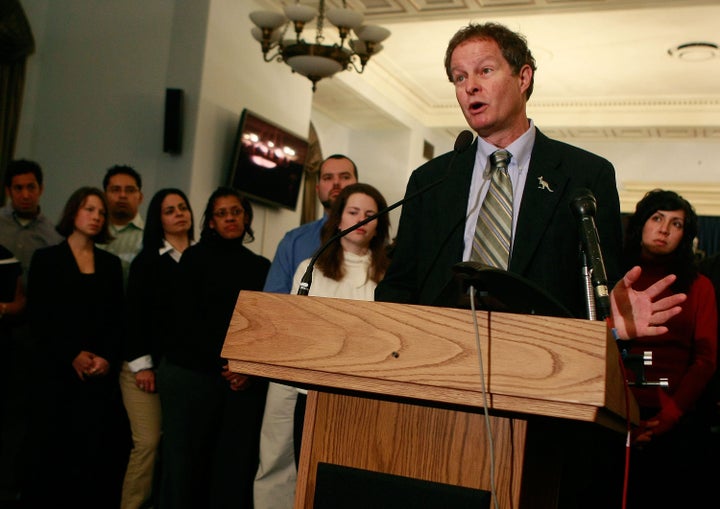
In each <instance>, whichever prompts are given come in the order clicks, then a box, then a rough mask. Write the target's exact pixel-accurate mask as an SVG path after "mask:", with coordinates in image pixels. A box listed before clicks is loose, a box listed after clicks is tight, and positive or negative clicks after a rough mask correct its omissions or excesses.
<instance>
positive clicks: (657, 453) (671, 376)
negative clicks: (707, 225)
mask: <svg viewBox="0 0 720 509" xmlns="http://www.w3.org/2000/svg"><path fill="white" fill-rule="evenodd" d="M697 229H698V220H697V214H696V213H695V210H694V209H693V207H692V205H691V204H690V203H689V202H688V201H687V200H685V199H684V198H682V197H681V196H679V195H678V194H677V193H675V192H673V191H666V190H662V189H655V190H653V191H650V192H648V193H647V194H646V195H645V197H644V198H643V199H642V200H640V202H638V204H637V206H636V208H635V213H634V214H633V215H632V216H631V217H630V219H629V221H628V225H627V228H626V234H625V246H624V255H625V258H624V261H625V263H626V265H627V268H630V267H632V266H634V265H640V266H641V267H642V274H641V276H640V278H639V280H638V281H637V283H636V284H635V287H636V288H637V289H638V290H643V289H645V288H647V287H648V286H650V285H652V284H653V283H655V282H656V281H658V280H660V279H661V278H663V277H665V276H666V275H668V274H675V275H677V280H676V281H675V283H674V285H673V286H672V287H671V288H670V289H668V290H666V295H670V293H671V292H682V293H685V294H686V295H687V300H686V301H685V302H684V303H682V304H681V307H682V312H681V313H679V314H678V315H677V316H675V317H673V318H671V319H670V320H669V321H668V322H667V324H666V325H667V328H668V331H667V332H666V333H665V334H661V335H659V336H654V337H638V338H634V339H632V341H631V345H632V348H631V349H630V353H643V352H648V351H649V352H652V365H651V366H645V368H644V371H645V378H646V379H647V381H648V382H657V381H659V380H660V379H661V378H666V379H667V382H668V384H667V387H661V386H657V385H635V386H633V387H632V391H633V394H634V395H635V398H636V399H637V402H638V404H639V406H640V413H641V415H640V417H641V426H640V427H639V428H638V429H637V430H636V432H635V434H634V444H635V448H634V452H633V457H632V459H631V463H630V465H631V472H630V491H629V496H630V499H629V500H630V505H629V507H700V506H701V505H702V504H700V505H695V504H693V503H691V500H692V499H693V498H692V497H695V496H696V495H698V494H699V493H701V492H702V490H703V489H704V488H705V487H706V486H707V483H706V481H704V480H703V479H702V477H703V470H702V468H703V466H704V463H699V461H701V459H700V456H699V455H700V454H701V453H702V451H703V450H707V441H706V440H707V439H708V438H709V435H708V433H709V426H708V423H707V421H706V420H705V419H704V415H703V413H702V412H700V411H699V409H698V403H699V401H700V396H701V395H702V393H703V391H704V389H705V387H706V385H707V383H708V381H709V380H710V378H711V377H712V375H713V373H714V371H715V368H716V358H717V357H716V352H717V311H716V308H715V292H714V290H713V286H712V283H711V282H710V280H709V279H707V278H706V277H705V276H703V275H701V274H699V273H698V270H697V267H696V266H695V257H694V253H693V249H692V243H693V239H694V238H695V236H696V235H697ZM661 297H662V295H661ZM628 376H629V379H630V381H631V382H635V381H636V379H635V378H636V377H635V376H634V374H633V373H632V372H629V373H628ZM670 479H671V480H672V482H662V481H665V480H670ZM659 482H661V484H662V487H660V486H659V484H658V483H659ZM702 500H703V499H702V498H700V499H698V502H701V501H702Z"/></svg>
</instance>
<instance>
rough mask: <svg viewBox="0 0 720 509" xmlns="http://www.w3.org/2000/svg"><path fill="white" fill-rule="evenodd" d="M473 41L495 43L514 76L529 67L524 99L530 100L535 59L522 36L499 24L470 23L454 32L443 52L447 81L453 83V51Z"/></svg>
mask: <svg viewBox="0 0 720 509" xmlns="http://www.w3.org/2000/svg"><path fill="white" fill-rule="evenodd" d="M473 39H479V40H486V41H495V42H496V43H497V45H498V47H499V48H500V51H501V52H502V55H503V57H504V58H505V60H507V63H508V64H510V68H511V69H512V71H513V74H515V75H517V74H518V73H519V72H520V69H522V68H523V66H525V65H529V66H530V68H531V69H532V70H533V75H532V78H531V79H530V86H529V87H528V89H527V91H526V92H525V97H526V98H527V99H530V95H531V94H532V91H533V85H534V83H535V71H536V70H537V66H536V65H535V57H533V56H532V53H531V52H530V49H529V48H528V45H527V40H526V39H525V37H524V36H523V35H522V34H519V33H517V32H513V31H512V30H510V29H509V28H508V27H506V26H505V25H501V24H500V23H482V24H478V23H470V24H469V25H468V26H466V27H463V28H461V29H460V30H458V31H457V32H455V35H453V36H452V39H450V42H449V43H448V47H447V50H446V51H445V72H446V73H447V77H448V79H449V80H450V81H451V82H452V81H453V75H452V69H451V68H450V61H451V60H452V54H453V51H455V48H457V47H458V46H460V45H461V44H462V43H464V42H466V41H471V40H473Z"/></svg>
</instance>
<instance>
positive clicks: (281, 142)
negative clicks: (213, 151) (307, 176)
mask: <svg viewBox="0 0 720 509" xmlns="http://www.w3.org/2000/svg"><path fill="white" fill-rule="evenodd" d="M307 152H308V142H307V140H305V139H303V138H299V137H297V136H295V135H294V134H291V133H289V132H288V131H286V130H284V129H283V128H281V127H279V126H277V125H275V124H273V123H272V122H270V121H268V120H265V119H264V118H262V117H260V116H259V115H256V114H255V113H252V112H251V111H249V110H248V109H244V110H243V112H242V115H241V117H240V125H239V126H238V132H237V138H236V141H235V150H234V154H233V161H232V166H231V168H230V177H229V182H228V184H229V185H230V186H231V187H234V188H235V189H237V190H238V191H240V192H241V193H243V194H244V195H246V196H247V197H248V198H250V199H251V200H255V201H258V202H260V203H262V204H264V205H269V206H271V207H283V208H287V209H290V210H295V208H296V207H297V200H298V195H299V194H300V184H301V182H302V174H303V167H304V166H305V159H306V157H307Z"/></svg>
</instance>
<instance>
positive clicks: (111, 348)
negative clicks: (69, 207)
mask: <svg viewBox="0 0 720 509" xmlns="http://www.w3.org/2000/svg"><path fill="white" fill-rule="evenodd" d="M94 253H95V274H94V276H92V277H90V276H88V275H85V274H81V273H80V269H79V268H78V266H77V263H76V262H75V257H74V256H73V254H72V251H71V250H70V246H69V245H68V243H67V241H64V242H62V243H61V244H58V245H56V246H51V247H46V248H42V249H38V250H37V251H35V253H34V254H33V257H32V261H31V263H30V271H29V274H28V306H29V309H30V320H31V326H32V331H33V334H34V335H35V337H36V339H37V341H38V346H39V347H40V348H41V351H42V352H43V353H45V354H47V355H49V356H50V360H51V362H52V363H53V364H54V366H55V368H57V369H59V370H60V372H61V373H63V374H64V375H67V376H69V377H71V378H72V377H74V378H77V377H76V375H75V373H74V371H73V369H72V361H73V359H74V358H75V357H76V356H77V354H78V353H80V351H81V350H86V351H89V352H92V353H94V354H96V355H99V356H101V357H103V358H105V359H106V360H107V361H108V362H110V364H111V366H112V367H113V368H114V369H117V367H118V365H119V361H120V352H121V347H122V339H123V338H122V336H123V333H124V329H125V326H124V321H125V320H126V319H127V317H126V316H125V312H124V309H125V308H124V296H123V279H122V268H121V265H120V259H119V258H118V257H117V256H115V255H113V254H111V253H108V252H107V251H103V250H102V249H99V248H97V247H96V248H95V250H94ZM88 278H89V279H88Z"/></svg>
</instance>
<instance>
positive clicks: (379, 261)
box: [316, 184, 390, 283]
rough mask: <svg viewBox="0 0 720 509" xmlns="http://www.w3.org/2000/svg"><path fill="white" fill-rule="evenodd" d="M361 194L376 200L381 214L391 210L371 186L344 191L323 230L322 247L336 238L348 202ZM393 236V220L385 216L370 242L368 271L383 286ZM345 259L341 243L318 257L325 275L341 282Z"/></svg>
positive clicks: (379, 222) (348, 188) (350, 187)
mask: <svg viewBox="0 0 720 509" xmlns="http://www.w3.org/2000/svg"><path fill="white" fill-rule="evenodd" d="M356 193H361V194H366V195H368V196H369V197H370V198H372V199H373V200H375V204H376V205H377V209H378V210H382V209H384V208H385V207H387V202H386V201H385V198H384V197H383V195H382V194H380V191H378V190H377V189H375V188H374V187H373V186H371V185H369V184H351V185H349V186H347V187H346V188H345V189H343V190H342V191H341V192H340V194H339V195H338V197H337V198H336V199H335V202H334V203H333V204H332V207H331V208H330V214H329V215H328V219H327V221H326V222H325V224H324V225H323V229H322V243H323V244H325V243H326V242H327V241H328V240H330V238H331V237H332V236H333V235H335V234H336V233H337V232H338V231H339V228H340V221H341V219H342V214H343V211H344V210H345V206H346V205H347V201H348V198H350V196H351V195H353V194H356ZM389 235H390V219H389V218H388V215H387V214H384V215H382V216H381V217H379V218H378V219H377V228H376V229H375V236H374V237H373V238H372V240H370V246H369V249H370V255H371V256H370V267H369V268H368V277H369V278H370V279H371V280H373V281H375V282H376V283H377V282H379V281H380V280H381V279H382V278H383V276H384V275H385V271H386V270H387V268H388V265H390V259H389V258H388V256H387V250H386V248H387V242H388V237H389ZM344 261H345V257H344V255H343V248H342V245H341V244H340V242H333V243H332V244H331V245H330V246H329V247H328V248H327V249H326V250H325V251H324V252H323V253H322V254H321V255H320V256H318V259H317V262H316V266H317V267H318V268H319V269H320V270H321V271H322V273H323V274H324V275H325V276H326V277H329V278H330V279H334V280H335V281H340V280H341V279H342V278H343V277H344V276H345V270H344V269H343V262H344Z"/></svg>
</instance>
